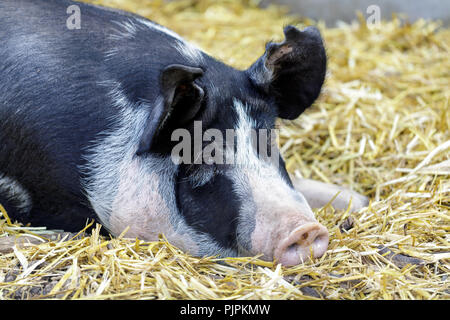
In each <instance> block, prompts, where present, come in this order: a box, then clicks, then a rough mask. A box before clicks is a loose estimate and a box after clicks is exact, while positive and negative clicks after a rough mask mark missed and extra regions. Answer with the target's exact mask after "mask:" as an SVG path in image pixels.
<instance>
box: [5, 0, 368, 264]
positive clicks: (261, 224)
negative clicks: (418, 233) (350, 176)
mask: <svg viewBox="0 0 450 320" xmlns="http://www.w3.org/2000/svg"><path fill="white" fill-rule="evenodd" d="M71 15H78V16H73V17H71ZM77 18H78V20H77V21H75V20H76V19H77ZM70 19H75V20H74V21H70ZM71 23H72V24H71ZM77 24H78V25H77ZM284 35H285V41H284V42H282V43H268V44H267V46H266V51H265V53H264V55H263V56H261V57H260V58H259V59H258V60H257V61H256V62H255V63H254V64H253V65H251V66H250V67H249V68H248V69H247V70H236V69H234V68H231V67H229V66H227V65H225V64H223V63H221V62H219V61H217V60H216V59H214V58H213V57H211V56H209V55H207V54H205V53H204V52H202V51H201V50H199V49H198V48H196V47H195V46H193V45H191V44H189V43H188V42H186V41H185V40H183V39H182V38H181V37H180V36H179V35H178V34H176V33H174V32H173V31H170V30H169V29H167V28H165V27H163V26H161V25H158V24H156V23H154V22H152V21H149V20H147V19H145V18H142V17H140V16H137V15H134V14H131V13H127V12H123V11H119V10H113V9H107V8H102V7H99V6H94V5H89V4H83V3H77V2H72V1H68V0H1V1H0V43H1V46H0V203H1V204H3V206H4V207H5V208H6V209H7V211H8V213H9V215H10V216H11V218H13V219H15V220H18V221H21V222H23V223H31V224H32V225H36V226H42V225H44V226H47V227H48V228H53V229H64V230H67V231H76V230H80V229H81V228H83V227H84V226H85V224H86V221H87V220H88V219H90V218H93V219H96V220H97V221H99V222H100V223H101V224H102V225H103V226H104V228H105V229H106V230H107V231H108V232H109V233H110V234H112V235H113V236H114V235H119V234H120V233H121V232H123V231H124V230H125V229H126V228H127V227H129V230H128V232H127V234H126V236H129V237H138V238H140V239H144V240H156V239H158V235H159V234H164V235H165V236H166V238H167V239H168V240H169V241H170V242H171V243H173V244H174V245H176V246H178V247H179V248H181V249H183V250H185V251H187V252H190V253H192V254H194V255H198V256H204V255H219V256H222V257H224V256H237V255H256V254H262V258H263V259H266V260H273V259H276V260H277V261H278V262H280V263H282V264H284V265H295V264H298V263H301V262H302V261H304V260H305V259H308V258H309V257H311V256H314V257H319V256H321V255H323V254H324V252H325V251H326V249H327V246H328V240H329V235H328V232H327V229H326V228H325V227H324V226H323V225H321V224H320V223H318V222H317V220H316V219H315V217H314V214H313V212H312V210H311V206H310V204H308V202H309V203H311V204H315V205H316V206H320V205H323V204H324V203H326V202H328V201H329V200H330V199H331V197H332V196H333V195H334V193H336V191H337V190H340V191H341V192H342V197H343V198H342V199H343V200H342V201H343V203H344V204H342V206H343V207H345V206H346V203H347V201H348V198H349V197H351V196H352V197H353V198H354V199H353V202H354V203H355V200H356V201H358V200H359V201H360V204H359V207H361V206H363V205H365V204H366V199H365V198H364V197H362V196H360V195H358V194H355V193H352V192H351V191H349V190H345V189H341V188H339V187H337V186H331V185H326V184H323V183H320V182H316V181H311V180H300V181H297V189H295V188H294V186H293V183H292V181H291V179H290V177H289V175H288V173H287V172H286V169H285V166H284V164H283V160H282V159H281V157H280V156H279V155H277V159H276V160H277V161H272V160H273V159H269V158H268V157H263V156H259V154H260V153H259V151H260V150H262V149H264V148H265V147H269V146H270V147H273V144H274V139H273V133H272V132H273V130H272V131H271V130H270V129H273V128H274V126H275V120H276V118H282V119H295V118H297V117H298V116H299V115H300V114H301V113H302V112H303V111H304V110H305V109H306V108H308V107H309V106H310V105H311V104H312V103H313V102H314V101H315V100H316V98H317V97H318V96H319V93H320V91H321V87H322V84H323V81H324V77H325V72H326V54H325V50H324V46H323V43H322V39H321V36H320V33H319V31H318V30H317V29H316V28H314V27H308V28H306V29H305V30H303V31H300V30H298V29H296V28H295V27H293V26H287V27H285V28H284ZM198 124H201V129H200V130H201V132H200V134H201V135H202V134H206V133H207V132H209V133H211V132H213V133H216V134H217V133H222V134H223V135H224V136H225V135H226V133H227V132H228V131H230V130H231V131H232V132H233V135H232V139H231V140H230V141H231V146H230V145H229V144H228V142H230V141H229V140H228V139H227V143H224V142H223V141H222V142H219V140H220V139H217V138H216V136H215V138H214V139H210V141H211V143H212V142H215V145H216V146H219V144H221V145H222V146H223V147H224V149H223V150H224V154H226V156H227V157H228V156H230V154H231V158H233V159H235V160H236V162H235V163H233V162H231V163H229V162H225V163H219V162H214V161H212V162H211V161H209V162H207V161H196V160H198V159H199V156H200V159H201V152H202V150H203V149H204V148H206V146H207V145H208V144H206V142H207V140H206V141H205V140H201V143H202V145H200V149H199V150H197V152H196V151H195V150H194V152H193V154H192V155H190V156H188V157H186V154H185V152H184V151H183V152H182V153H180V156H182V157H183V159H186V158H187V159H191V160H192V161H179V160H180V158H177V157H174V153H173V150H174V148H175V147H176V146H178V142H179V140H176V139H174V132H175V131H176V130H181V129H183V130H184V131H182V133H186V132H187V133H189V134H192V136H196V135H197V134H198V132H197V133H195V132H194V131H195V129H196V125H197V127H198ZM211 130H213V131H211ZM263 130H266V132H269V134H268V135H267V136H269V138H268V139H266V142H264V140H262V141H263V142H261V141H260V140H258V141H259V142H258V143H255V139H253V138H249V137H254V135H253V132H259V131H263ZM210 138H211V134H210ZM194 140H195V137H192V141H191V142H192V143H193V144H195V143H196V141H194ZM194 149H195V148H194ZM198 151H200V153H198ZM217 152H218V151H217ZM217 154H219V152H218V153H217ZM274 154H276V152H275V153H274ZM211 155H213V156H215V155H216V153H215V152H213V153H211ZM271 155H272V154H271ZM177 159H178V160H177ZM356 206H357V207H358V205H356Z"/></svg>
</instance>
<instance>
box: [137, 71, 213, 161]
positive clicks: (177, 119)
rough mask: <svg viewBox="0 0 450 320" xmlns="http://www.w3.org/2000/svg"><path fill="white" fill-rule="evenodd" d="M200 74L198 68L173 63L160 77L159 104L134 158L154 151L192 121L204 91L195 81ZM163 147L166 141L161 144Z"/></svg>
mask: <svg viewBox="0 0 450 320" xmlns="http://www.w3.org/2000/svg"><path fill="white" fill-rule="evenodd" d="M202 75H203V70H202V69H200V68H194V67H188V66H184V65H178V64H172V65H169V66H167V67H166V68H165V69H164V70H163V71H162V72H161V76H160V88H161V95H162V103H159V104H157V105H155V106H154V107H153V109H152V111H151V112H150V116H149V119H148V121H147V123H146V125H145V127H144V132H143V134H142V136H141V140H140V142H139V147H138V150H137V151H136V154H137V155H142V154H144V153H146V152H149V151H151V150H152V149H154V148H155V145H156V144H157V143H158V140H161V138H162V137H164V138H167V136H169V139H170V132H169V131H171V130H174V129H176V128H179V127H182V126H183V125H185V124H187V123H188V122H189V121H191V120H192V119H194V117H195V116H196V115H197V113H198V111H199V110H200V107H201V105H202V101H203V97H204V91H203V89H202V88H201V87H200V86H198V85H197V84H196V83H195V82H194V81H195V79H197V78H198V77H200V76H202ZM161 143H162V144H164V143H166V144H167V141H165V142H164V141H161Z"/></svg>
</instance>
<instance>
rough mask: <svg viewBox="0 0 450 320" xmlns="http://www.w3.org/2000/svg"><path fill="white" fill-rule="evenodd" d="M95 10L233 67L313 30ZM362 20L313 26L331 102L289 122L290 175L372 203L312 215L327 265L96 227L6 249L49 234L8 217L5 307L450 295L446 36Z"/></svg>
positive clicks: (169, 7)
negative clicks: (190, 248) (203, 250)
mask: <svg viewBox="0 0 450 320" xmlns="http://www.w3.org/2000/svg"><path fill="white" fill-rule="evenodd" d="M93 2H95V3H97V4H104V5H109V6H112V7H118V8H122V9H126V10H129V11H133V12H137V13H139V14H141V15H143V16H146V17H148V18H150V19H152V20H154V21H157V22H159V23H160V24H163V25H165V26H167V27H169V28H171V29H173V30H175V31H176V32H178V33H179V34H181V35H182V36H184V37H185V38H186V39H189V40H191V41H193V42H194V43H195V44H197V45H198V46H199V47H201V48H202V49H204V50H205V51H206V52H208V53H210V54H211V55H213V56H215V57H217V58H219V59H221V60H223V61H224V62H226V63H229V64H231V65H233V66H235V67H237V68H246V67H248V66H249V65H250V64H251V63H252V62H253V61H254V60H255V59H256V58H257V57H259V56H260V55H261V54H262V53H263V51H264V44H265V42H266V41H268V40H272V39H273V40H276V41H280V40H282V36H283V34H282V27H283V26H284V25H286V24H288V23H291V24H295V25H297V26H299V27H303V26H305V25H308V24H313V23H315V22H313V21H308V20H307V19H302V18H299V17H296V16H288V15H287V14H286V10H284V9H283V8H280V7H269V8H267V9H264V10H263V9H260V8H258V7H256V6H255V5H253V3H254V2H253V1H224V0H221V1H213V0H199V1H194V0H183V1H176V2H170V3H164V2H163V1H157V0H155V1H142V0H101V1H93ZM355 18H356V21H357V22H355V23H352V24H341V25H339V27H337V28H328V27H326V26H325V25H323V24H322V23H318V24H317V25H318V27H319V28H320V29H321V31H322V35H323V36H324V39H325V43H326V47H327V52H328V56H329V63H328V66H329V72H328V75H327V80H326V84H325V86H324V91H323V94H322V96H321V97H320V99H319V100H318V101H317V102H316V103H315V105H314V106H313V107H312V108H310V109H309V110H307V111H306V112H305V113H304V114H303V115H302V116H301V117H300V119H298V120H295V121H293V122H287V121H286V122H283V123H280V125H281V126H280V127H281V134H280V143H281V150H282V153H283V154H284V157H285V159H286V164H287V168H288V170H289V171H290V172H292V173H295V172H297V173H298V174H300V175H302V176H304V177H307V178H312V179H317V180H321V181H325V182H331V183H338V184H343V185H346V186H349V187H351V188H353V189H354V190H356V191H358V192H361V193H363V194H365V195H367V196H369V197H370V199H371V203H370V205H369V207H368V208H364V209H362V210H360V211H359V212H356V213H349V212H346V211H338V212H335V211H334V210H333V209H332V208H330V207H325V208H323V209H321V210H317V213H316V216H317V218H318V220H319V221H320V222H321V223H323V224H324V225H326V226H327V227H328V229H329V231H330V245H329V250H328V252H327V253H326V254H325V255H324V256H323V257H322V258H320V259H316V260H314V261H309V262H306V263H305V264H303V265H299V266H296V267H291V268H285V267H281V266H280V265H275V264H273V263H269V262H264V261H261V260H258V259H257V258H234V259H231V258H230V259H223V260H225V262H226V263H225V264H224V263H221V262H222V261H223V260H219V259H214V258H213V257H210V258H203V259H199V258H194V257H191V256H188V255H185V254H184V253H182V252H180V251H179V250H178V249H176V248H174V247H172V246H171V245H170V244H168V243H167V242H166V241H164V239H161V241H160V242H143V241H138V240H133V239H126V235H125V236H124V237H119V238H116V239H109V238H103V237H101V236H99V234H98V231H99V228H96V229H95V231H94V232H93V233H92V234H91V233H89V234H81V235H79V236H77V237H73V235H64V234H62V236H63V240H66V241H60V240H58V239H53V240H52V239H51V240H50V241H45V242H42V243H40V244H39V245H28V246H27V245H19V244H18V243H17V245H16V246H14V247H12V245H11V246H10V247H9V249H8V248H7V247H3V249H2V246H1V243H6V242H8V241H12V243H14V239H15V237H17V236H19V235H20V236H23V235H28V237H29V239H34V240H33V241H34V242H40V241H41V240H40V237H44V238H46V237H47V238H48V237H49V233H48V231H47V230H45V228H39V226H33V227H26V226H22V225H19V224H14V223H13V222H11V221H9V219H8V218H7V215H6V214H4V213H3V214H2V216H3V217H2V218H0V299H49V298H58V299H449V298H450V281H449V279H448V276H449V273H450V233H449V231H450V214H449V213H450V179H449V177H450V151H449V150H450V130H449V127H450V108H449V97H450V90H449V88H450V74H449V70H450V58H449V57H450V54H449V50H450V29H449V28H443V27H441V26H440V24H439V23H438V22H425V21H422V20H419V21H417V22H415V23H413V24H408V23H402V22H401V21H402V19H400V18H398V17H386V19H389V20H387V21H383V22H382V23H381V24H380V25H379V26H378V27H375V28H373V29H371V28H368V27H367V25H366V23H365V18H364V17H363V16H361V15H359V16H356V17H355ZM382 18H383V17H382ZM64 236H65V238H64ZM19 239H20V238H19Z"/></svg>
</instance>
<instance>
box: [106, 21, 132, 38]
mask: <svg viewBox="0 0 450 320" xmlns="http://www.w3.org/2000/svg"><path fill="white" fill-rule="evenodd" d="M112 22H113V23H114V24H115V25H117V26H118V27H119V28H120V29H115V30H114V33H112V34H110V35H109V38H110V39H111V40H122V39H133V38H134V37H135V36H136V33H137V25H136V24H135V22H134V21H133V20H131V19H127V20H124V21H112Z"/></svg>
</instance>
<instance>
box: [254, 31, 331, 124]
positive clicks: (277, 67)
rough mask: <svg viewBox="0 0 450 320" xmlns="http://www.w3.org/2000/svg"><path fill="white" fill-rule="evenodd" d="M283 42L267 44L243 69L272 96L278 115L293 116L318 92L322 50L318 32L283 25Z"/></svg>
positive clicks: (323, 60) (322, 71)
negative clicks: (246, 67)
mask: <svg viewBox="0 0 450 320" xmlns="http://www.w3.org/2000/svg"><path fill="white" fill-rule="evenodd" d="M283 31H284V35H285V38H286V39H285V41H284V42H281V43H272V42H270V43H268V44H267V45H266V52H265V53H264V55H263V56H262V57H260V58H259V59H258V60H257V61H256V62H255V63H254V64H253V65H252V66H251V67H250V68H249V69H248V70H246V72H247V73H248V75H249V77H250V79H251V81H252V82H253V83H254V85H255V86H257V87H259V88H260V89H262V90H263V91H264V92H265V93H266V94H267V95H269V96H270V97H273V98H274V99H275V103H276V105H277V107H278V116H279V117H280V118H283V119H290V120H292V119H295V118H297V117H298V116H299V115H300V114H301V113H302V112H303V111H304V110H305V109H306V108H308V107H309V106H310V105H311V104H312V103H313V102H314V100H316V99H317V97H318V96H319V94H320V89H321V87H322V84H323V81H324V79H325V72H326V53H325V49H324V46H323V43H322V38H321V36H320V33H319V31H318V30H317V29H316V28H314V27H307V28H305V30H304V31H300V30H298V29H297V28H295V27H293V26H287V27H285V28H284V30H283Z"/></svg>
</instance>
